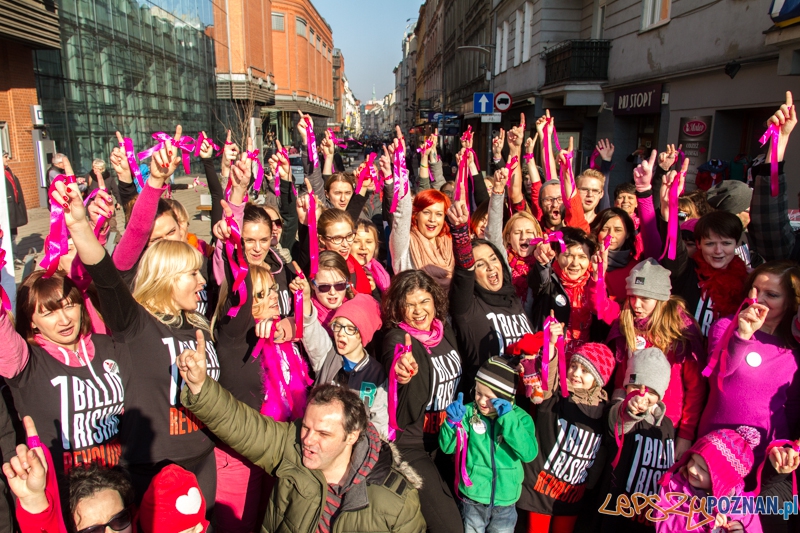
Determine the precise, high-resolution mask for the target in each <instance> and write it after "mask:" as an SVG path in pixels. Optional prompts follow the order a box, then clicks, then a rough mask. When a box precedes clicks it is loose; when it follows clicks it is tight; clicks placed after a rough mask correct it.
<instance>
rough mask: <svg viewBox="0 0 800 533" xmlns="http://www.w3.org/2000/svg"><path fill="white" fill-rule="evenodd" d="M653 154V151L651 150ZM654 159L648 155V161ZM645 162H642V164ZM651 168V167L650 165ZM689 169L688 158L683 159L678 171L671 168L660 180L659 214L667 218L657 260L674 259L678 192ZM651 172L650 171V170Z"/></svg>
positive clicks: (676, 249)
mask: <svg viewBox="0 0 800 533" xmlns="http://www.w3.org/2000/svg"><path fill="white" fill-rule="evenodd" d="M653 153H654V154H655V151H654V152H653ZM653 161H654V157H653V156H652V155H651V156H650V162H651V163H652V162H653ZM644 164H645V162H642V165H640V166H644ZM650 168H652V167H650ZM688 169H689V159H688V158H686V159H684V160H683V164H682V166H681V170H680V172H675V171H674V170H671V171H669V172H668V173H667V175H666V176H664V180H663V181H662V182H661V214H662V216H663V217H664V218H666V219H667V242H666V243H665V246H664V253H662V254H661V257H659V260H661V259H663V258H664V257H665V256H666V257H669V259H670V260H674V259H675V257H676V255H677V253H678V239H679V238H680V234H679V230H680V225H679V221H678V207H679V201H678V194H679V192H680V190H681V189H683V184H684V181H685V180H686V171H687V170H688ZM651 172H652V171H651Z"/></svg>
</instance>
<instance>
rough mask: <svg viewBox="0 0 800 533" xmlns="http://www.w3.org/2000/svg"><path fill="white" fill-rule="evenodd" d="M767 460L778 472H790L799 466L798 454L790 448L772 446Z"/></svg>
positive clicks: (799, 455) (799, 456)
mask: <svg viewBox="0 0 800 533" xmlns="http://www.w3.org/2000/svg"><path fill="white" fill-rule="evenodd" d="M769 462H770V463H772V467H773V468H774V469H775V471H776V472H778V473H779V474H791V473H792V472H794V471H795V470H797V467H798V466H800V454H798V453H797V452H796V451H794V450H793V449H791V448H784V447H778V448H772V449H771V450H770V451H769Z"/></svg>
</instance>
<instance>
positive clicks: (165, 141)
mask: <svg viewBox="0 0 800 533" xmlns="http://www.w3.org/2000/svg"><path fill="white" fill-rule="evenodd" d="M182 132H183V128H182V127H181V125H180V124H178V126H176V127H175V135H174V136H173V137H172V138H170V137H169V136H166V137H163V135H166V134H164V133H162V132H159V133H154V134H153V137H157V138H158V143H157V144H156V145H155V146H153V147H152V148H150V149H148V150H145V151H143V152H139V154H138V155H137V157H138V158H139V159H145V158H147V157H150V177H151V178H153V179H154V180H157V182H158V183H157V184H156V185H157V186H158V187H159V188H160V187H163V186H164V183H166V182H167V181H168V180H169V178H170V176H172V174H173V173H174V172H175V170H176V169H177V168H178V165H179V164H180V162H181V157H180V156H179V153H178V149H177V148H176V146H177V145H178V144H180V142H181V139H182V138H183V136H182Z"/></svg>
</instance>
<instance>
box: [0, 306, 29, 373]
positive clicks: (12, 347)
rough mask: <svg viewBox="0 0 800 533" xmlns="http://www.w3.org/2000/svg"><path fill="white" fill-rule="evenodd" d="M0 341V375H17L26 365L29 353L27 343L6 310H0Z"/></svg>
mask: <svg viewBox="0 0 800 533" xmlns="http://www.w3.org/2000/svg"><path fill="white" fill-rule="evenodd" d="M0 343H2V345H3V347H4V348H3V350H2V353H0V376H2V377H4V378H13V377H16V376H18V375H19V373H20V372H22V370H23V369H24V368H25V366H27V364H28V358H29V357H30V353H29V349H28V343H27V342H25V339H23V338H22V337H20V336H19V333H17V332H16V330H15V329H14V324H13V323H12V322H11V317H10V314H9V313H7V312H0Z"/></svg>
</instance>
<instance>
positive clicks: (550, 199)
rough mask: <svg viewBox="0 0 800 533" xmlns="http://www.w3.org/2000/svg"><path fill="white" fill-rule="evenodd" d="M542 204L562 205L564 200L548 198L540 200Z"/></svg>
mask: <svg viewBox="0 0 800 533" xmlns="http://www.w3.org/2000/svg"><path fill="white" fill-rule="evenodd" d="M542 203H543V204H545V205H548V204H563V203H564V199H563V198H561V197H560V196H550V197H548V198H544V199H542Z"/></svg>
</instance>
